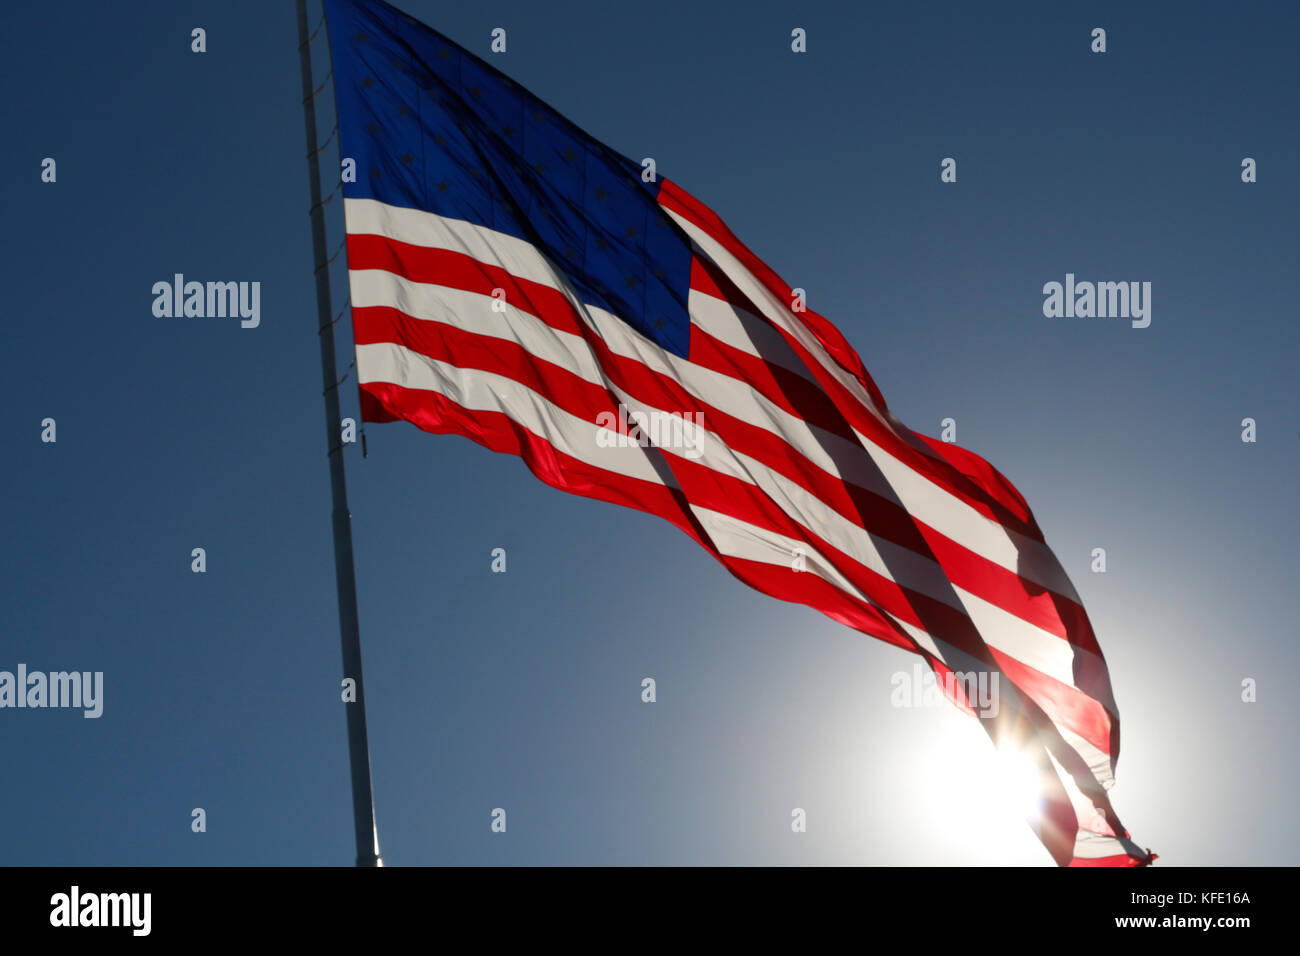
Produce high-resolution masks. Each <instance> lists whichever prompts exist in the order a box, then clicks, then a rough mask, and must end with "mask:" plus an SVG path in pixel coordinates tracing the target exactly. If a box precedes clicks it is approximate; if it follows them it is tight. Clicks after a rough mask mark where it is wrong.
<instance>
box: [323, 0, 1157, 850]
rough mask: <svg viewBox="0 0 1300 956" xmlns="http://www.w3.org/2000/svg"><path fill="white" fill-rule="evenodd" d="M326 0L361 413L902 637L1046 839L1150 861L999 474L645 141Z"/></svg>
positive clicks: (1049, 586) (415, 28)
mask: <svg viewBox="0 0 1300 956" xmlns="http://www.w3.org/2000/svg"><path fill="white" fill-rule="evenodd" d="M325 9H326V14H327V19H326V22H327V26H328V30H329V42H330V50H331V56H332V61H333V73H334V89H335V96H336V102H337V108H338V122H339V136H340V143H341V151H342V156H343V157H345V160H344V164H343V172H344V178H343V197H344V199H343V205H344V218H345V222H346V231H347V260H348V276H349V285H350V292H351V306H352V320H353V328H354V335H355V345H356V368H357V375H358V381H359V384H360V391H361V400H362V413H363V418H364V420H366V421H370V422H385V421H399V420H400V421H407V422H411V423H412V424H414V425H416V426H417V427H419V428H421V429H424V430H425V431H428V432H435V433H450V434H458V435H464V436H466V437H468V438H470V439H472V440H474V441H475V442H478V443H479V444H481V445H483V446H485V447H487V448H490V449H492V450H494V451H497V452H503V453H506V454H511V455H518V456H519V457H521V458H522V459H523V460H524V462H525V463H526V464H527V466H528V467H529V468H530V469H531V470H532V472H533V473H534V474H535V475H536V476H537V477H538V478H540V479H541V480H542V481H545V482H546V483H547V484H549V485H552V486H554V487H556V488H559V489H561V490H562V491H567V492H570V493H573V494H578V495H584V496H586V497H590V498H596V499H600V500H602V501H610V502H615V503H617V504H620V505H625V506H627V507H630V508H636V509H639V510H641V511H646V512H649V513H651V514H654V515H658V516H659V517H661V518H664V519H667V520H668V521H671V522H672V523H673V524H675V525H676V526H677V527H678V528H680V529H681V530H682V531H683V532H685V533H686V534H687V535H689V536H690V537H692V538H694V539H695V541H696V542H697V543H698V544H700V545H701V546H702V547H704V548H706V549H707V550H708V551H709V553H710V554H712V555H713V556H714V557H715V558H717V559H718V560H719V561H721V562H722V564H723V565H724V566H725V567H726V568H727V570H728V571H730V572H731V573H732V574H733V575H735V576H736V577H737V578H739V579H740V580H741V581H744V582H745V583H746V584H748V585H750V586H752V587H753V588H755V589H757V590H759V591H761V592H763V593H765V594H768V595H771V596H773V597H777V598H781V599H783V600H786V601H793V602H797V603H800V604H805V605H808V606H810V607H813V608H815V609H817V610H818V611H820V612H822V613H823V614H826V615H828V616H830V617H831V618H833V619H835V620H837V621H840V622H842V623H844V624H846V625H848V626H849V627H852V628H855V629H857V630H859V631H861V632H863V633H865V634H868V635H871V636H872V637H876V638H879V639H880V640H884V641H888V642H890V643H891V644H895V645H897V646H899V647H902V648H905V649H906V650H908V651H910V652H912V653H914V654H918V655H920V656H921V657H922V658H924V659H925V661H926V663H927V664H928V665H929V667H930V668H931V669H932V670H933V671H934V673H935V675H936V677H937V678H940V681H939V683H940V686H941V687H942V688H943V689H944V691H945V693H946V694H947V695H948V696H949V699H951V700H952V702H953V703H954V704H956V705H957V706H958V707H960V708H962V709H963V710H965V711H967V712H969V713H971V714H972V715H973V716H975V717H976V718H977V719H979V720H980V721H981V723H982V725H983V727H984V729H985V730H986V731H987V732H988V733H989V735H990V737H991V738H992V739H993V741H994V743H995V744H996V745H997V746H998V748H999V749H1000V750H1001V751H1004V752H1011V753H1015V754H1017V755H1019V756H1020V758H1021V759H1022V760H1024V761H1026V762H1027V764H1028V766H1030V767H1031V768H1032V772H1033V774H1034V775H1035V777H1036V781H1037V788H1038V791H1039V794H1040V799H1039V800H1038V802H1037V805H1036V807H1035V808H1034V810H1033V811H1032V812H1031V814H1030V820H1029V823H1030V825H1031V826H1032V827H1033V828H1034V831H1035V832H1036V833H1037V834H1038V836H1039V838H1040V839H1041V840H1042V842H1043V844H1044V846H1045V847H1046V848H1047V850H1048V852H1049V853H1050V854H1051V856H1052V858H1053V859H1054V860H1055V861H1056V862H1057V863H1058V864H1062V865H1066V864H1070V865H1137V864H1142V863H1147V862H1150V859H1152V856H1151V855H1150V854H1149V853H1148V852H1144V851H1143V850H1141V849H1140V848H1139V847H1137V846H1136V845H1135V844H1134V843H1133V842H1132V841H1131V840H1130V839H1129V836H1128V834H1127V832H1126V831H1125V830H1124V829H1123V827H1122V826H1121V824H1120V821H1119V819H1118V818H1117V817H1116V815H1115V811H1114V809H1113V808H1112V807H1111V804H1110V800H1109V798H1108V795H1107V791H1108V790H1109V789H1110V787H1111V786H1112V784H1113V782H1114V770H1115V762H1116V759H1117V758H1118V756H1119V714H1118V710H1117V708H1116V706H1115V700H1114V696H1113V694H1112V692H1111V685H1110V678H1109V674H1108V672H1107V668H1106V662H1105V659H1104V658H1103V656H1102V652H1101V648H1100V647H1099V646H1098V643H1097V638H1096V636H1095V635H1094V634H1093V630H1092V626H1091V625H1090V623H1089V621H1088V617H1087V615H1086V614H1085V613H1084V609H1083V606H1082V604H1081V602H1080V600H1079V596H1078V594H1077V593H1076V592H1075V590H1074V588H1073V586H1072V585H1071V584H1070V581H1069V579H1068V578H1067V576H1066V574H1065V572H1064V570H1063V569H1062V567H1061V565H1060V563H1059V562H1058V561H1057V559H1056V557H1055V556H1054V555H1053V554H1052V552H1051V550H1050V549H1049V548H1048V546H1047V544H1046V543H1045V541H1044V540H1043V534H1042V531H1041V530H1040V529H1039V527H1038V524H1037V522H1036V521H1035V520H1034V516H1033V514H1032V513H1031V512H1030V509H1029V506H1028V505H1027V504H1026V503H1025V500H1024V499H1023V498H1022V497H1021V495H1020V493H1019V492H1017V491H1016V489H1015V487H1013V486H1012V484H1011V483H1010V482H1009V481H1007V479H1005V478H1004V477H1003V476H1002V475H1001V474H1000V473H999V472H998V471H997V470H995V469H994V468H993V467H992V466H990V465H989V464H988V463H987V462H985V461H984V460H983V459H982V458H980V457H979V456H977V455H974V454H972V453H971V452H969V451H965V450H963V449H961V448H959V447H957V446H956V445H953V444H949V443H945V442H941V441H938V440H936V439H933V438H927V437H925V436H923V435H920V434H917V433H915V432H913V431H911V430H910V429H908V428H907V427H906V426H905V425H903V423H902V422H901V421H899V420H898V418H896V417H895V416H894V415H893V413H892V412H890V410H889V407H888V406H887V405H886V403H885V399H884V397H883V396H882V395H881V394H880V391H879V389H878V388H877V387H876V385H875V383H874V382H873V381H872V379H871V377H870V376H869V375H868V374H867V370H866V368H865V367H864V366H863V363H862V361H861V359H860V358H859V357H858V354H857V353H856V352H855V351H854V350H853V348H852V347H851V346H850V345H849V343H848V342H847V340H846V339H845V338H844V336H843V335H841V334H840V332H839V331H838V330H837V329H836V328H835V327H834V326H833V325H831V323H830V322H828V321H827V320H826V319H824V318H823V317H821V316H820V315H818V314H816V313H815V312H813V311H811V310H809V309H807V308H806V305H805V303H804V300H803V298H802V295H801V294H800V293H798V292H797V291H796V290H793V289H791V288H790V286H789V285H787V284H786V283H785V282H783V281H782V280H781V279H780V277H779V276H777V274H776V273H775V272H774V271H773V270H772V269H771V268H769V267H768V266H767V265H766V264H765V263H763V262H762V261H760V260H759V259H758V257H757V256H755V255H754V254H753V253H752V252H750V251H749V249H747V248H746V247H745V246H744V245H743V244H742V243H741V242H740V241H739V240H738V239H737V238H736V237H735V236H734V235H733V234H732V233H731V231H730V230H729V229H728V228H727V227H726V225H725V224H724V223H723V222H722V220H721V219H720V218H719V217H718V216H717V215H716V214H715V213H714V212H713V211H712V210H710V209H709V208H708V207H707V206H705V205H704V204H703V203H701V202H700V201H699V200H697V199H695V198H694V197H693V196H692V195H690V194H689V193H688V192H686V191H685V190H684V189H683V188H682V187H680V186H679V185H677V184H676V183H674V182H672V181H670V180H667V179H665V178H663V177H662V176H660V175H659V174H658V171H657V170H655V169H654V168H653V166H652V164H643V163H637V162H634V161H632V160H630V159H627V158H626V157H624V156H622V155H620V154H618V153H616V152H615V151H614V150H612V149H610V148H609V147H607V146H605V145H603V144H602V143H601V142H599V141H598V140H596V139H594V138H593V137H591V136H589V135H587V134H586V133H584V132H583V131H582V130H580V129H579V128H578V127H577V126H575V125H574V124H573V123H571V122H569V121H568V120H566V119H565V118H564V117H563V116H561V115H560V114H559V113H558V112H556V111H555V110H553V109H552V108H550V107H549V106H547V105H546V104H545V103H543V102H541V100H539V99H538V98H537V97H535V96H533V95H532V94H531V93H529V92H528V91H527V90H525V89H523V88H522V87H520V86H519V85H518V84H516V83H514V82H512V81H511V80H510V79H509V78H507V77H506V76H504V75H503V74H501V73H500V72H498V71H497V70H495V69H493V68H492V67H490V66H488V65H487V64H486V63H484V62H483V61H482V60H480V59H478V58H477V57H475V56H473V55H472V54H470V53H469V52H467V51H466V50H464V49H462V48H461V47H459V46H457V45H456V44H455V43H453V42H451V41H450V40H448V39H447V38H446V37H444V36H442V35H441V34H439V33H437V32H436V31H434V30H432V29H430V28H429V27H427V26H425V25H423V24H421V23H419V22H418V21H416V20H414V19H412V18H411V17H409V16H408V15H406V14H404V13H402V12H401V11H399V10H397V9H396V8H394V7H392V6H389V5H388V4H386V3H383V2H379V0H325ZM349 162H351V163H353V164H354V165H353V166H352V167H351V172H352V173H353V175H351V176H349V175H348V173H349V167H348V163H349ZM974 678H978V679H981V680H983V679H988V683H989V684H992V678H997V683H996V684H995V685H993V686H996V687H998V688H999V690H1000V693H999V700H998V706H997V707H996V708H987V707H980V706H977V701H974V700H972V696H973V695H972V694H971V692H970V689H971V688H972V687H974V686H976V682H975V680H974ZM994 709H996V713H990V711H991V710H994Z"/></svg>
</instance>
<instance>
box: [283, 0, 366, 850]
mask: <svg viewBox="0 0 1300 956" xmlns="http://www.w3.org/2000/svg"><path fill="white" fill-rule="evenodd" d="M322 16H323V14H322ZM298 43H299V46H298V52H299V54H300V55H301V60H302V95H303V101H302V105H303V116H304V118H305V119H306V123H307V168H308V176H309V179H310V181H311V244H312V251H313V253H314V254H315V258H316V311H317V313H318V316H319V324H320V329H319V338H320V366H321V377H322V381H323V382H324V386H325V436H326V447H327V448H328V449H329V463H330V490H331V492H332V494H333V498H334V570H335V575H336V578H337V582H338V595H339V632H340V636H341V638H342V642H343V677H344V678H345V679H347V678H351V679H352V680H354V681H356V700H354V701H352V702H349V703H347V704H346V705H345V706H346V707H347V713H348V760H349V763H350V764H351V766H352V819H353V826H354V829H355V830H356V838H357V866H383V865H384V864H383V861H382V860H381V859H380V857H379V831H378V830H376V829H375V798H374V793H373V792H372V791H371V787H370V745H369V743H368V741H367V739H366V695H365V690H364V684H363V682H362V680H361V632H360V626H359V623H358V619H357V582H356V574H355V571H354V569H353V566H352V514H351V512H349V511H348V486H347V480H346V476H345V475H344V472H343V438H342V434H341V422H340V419H339V393H338V384H339V382H338V367H337V365H336V363H335V360H334V320H333V305H332V304H331V302H330V278H329V261H328V259H327V249H326V245H325V210H324V208H323V206H322V204H321V195H320V167H319V166H318V164H317V161H316V154H317V152H318V149H317V146H316V102H315V100H316V94H315V91H314V89H315V88H314V87H313V86H312V75H311V38H310V37H309V36H308V35H307V0H298Z"/></svg>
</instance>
